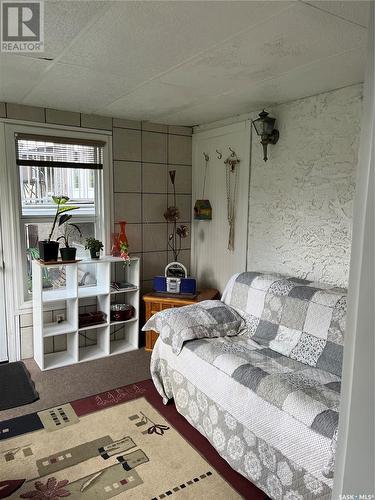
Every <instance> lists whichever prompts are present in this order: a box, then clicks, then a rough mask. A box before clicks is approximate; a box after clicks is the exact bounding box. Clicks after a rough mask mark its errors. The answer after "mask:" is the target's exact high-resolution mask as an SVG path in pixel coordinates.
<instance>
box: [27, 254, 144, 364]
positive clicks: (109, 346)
mask: <svg viewBox="0 0 375 500" xmlns="http://www.w3.org/2000/svg"><path fill="white" fill-rule="evenodd" d="M122 266H123V261H122V260H121V259H120V258H117V257H103V258H102V259H99V260H82V261H80V262H75V263H63V262H61V264H56V263H53V264H48V263H42V262H40V261H33V336H34V359H35V361H36V362H37V363H38V365H39V367H40V369H41V370H50V369H53V368H59V367H62V366H67V365H71V364H74V363H80V362H83V361H89V360H92V359H97V358H102V357H105V356H110V355H114V354H120V353H123V352H128V351H132V350H135V349H138V340H139V320H138V318H139V285H140V269H139V258H138V257H132V258H131V260H130V265H129V266H127V267H126V268H124V269H123V268H122ZM56 269H57V271H56ZM50 270H51V271H52V272H53V273H55V274H56V273H59V275H60V276H62V279H61V280H60V281H61V283H60V284H61V286H58V287H56V288H51V289H44V288H43V282H44V281H45V278H46V275H48V273H49V272H50ZM119 270H120V272H121V280H120V281H127V282H128V283H131V284H132V285H134V287H132V288H130V289H129V288H124V289H119V290H112V289H111V282H112V281H116V279H115V278H116V276H117V274H118V273H119ZM82 276H89V277H90V279H91V284H88V285H85V284H82ZM87 302H89V303H90V306H86V303H87ZM114 302H117V303H119V302H125V303H127V304H130V305H132V306H133V307H134V308H135V315H134V317H133V318H131V319H129V320H127V321H111V320H110V306H111V303H114ZM51 303H55V304H54V305H55V306H56V309H59V310H63V311H64V314H63V320H62V321H61V322H60V323H58V322H54V323H51V322H45V321H44V316H45V315H44V312H45V307H46V305H48V307H49V308H50V307H51ZM93 303H94V304H96V306H94V305H93ZM85 307H93V308H94V309H97V310H100V311H102V312H103V313H104V314H105V321H104V322H103V323H100V324H97V325H89V326H85V327H81V328H80V327H79V324H78V323H79V313H80V311H81V309H82V308H83V309H84V308H85ZM57 339H58V340H59V342H58V345H59V346H60V347H59V349H58V350H57V351H56V352H54V351H51V350H50V347H49V346H50V345H51V342H52V345H54V343H55V341H56V344H57ZM47 341H48V342H47ZM61 346H62V347H61Z"/></svg>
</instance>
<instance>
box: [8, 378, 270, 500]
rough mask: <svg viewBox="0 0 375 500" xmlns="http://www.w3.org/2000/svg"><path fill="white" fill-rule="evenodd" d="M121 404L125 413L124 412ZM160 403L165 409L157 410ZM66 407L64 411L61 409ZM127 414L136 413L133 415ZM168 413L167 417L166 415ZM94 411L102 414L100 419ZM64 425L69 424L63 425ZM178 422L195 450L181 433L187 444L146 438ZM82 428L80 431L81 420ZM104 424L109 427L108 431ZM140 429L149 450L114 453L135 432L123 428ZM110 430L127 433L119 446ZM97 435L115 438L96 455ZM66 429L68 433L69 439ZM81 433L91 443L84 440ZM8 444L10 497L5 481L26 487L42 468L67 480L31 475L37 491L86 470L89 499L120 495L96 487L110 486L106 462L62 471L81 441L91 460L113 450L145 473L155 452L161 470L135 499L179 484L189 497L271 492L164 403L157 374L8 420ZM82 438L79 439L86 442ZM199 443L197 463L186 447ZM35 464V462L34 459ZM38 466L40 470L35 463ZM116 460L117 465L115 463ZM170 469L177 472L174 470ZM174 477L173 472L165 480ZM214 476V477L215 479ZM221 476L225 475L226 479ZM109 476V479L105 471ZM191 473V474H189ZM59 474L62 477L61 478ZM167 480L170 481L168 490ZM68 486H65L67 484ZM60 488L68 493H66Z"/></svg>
mask: <svg viewBox="0 0 375 500" xmlns="http://www.w3.org/2000/svg"><path fill="white" fill-rule="evenodd" d="M142 401H144V402H142ZM127 402H130V403H134V404H133V406H134V405H135V406H136V407H135V408H134V409H133V408H132V409H131V412H130V413H129V414H128V415H127V413H126V409H127V408H128V406H127V405H128V403H127ZM146 402H148V403H149V404H150V405H151V407H152V408H151V407H150V406H148V407H145V408H144V409H143V408H141V407H138V406H139V405H142V404H143V405H144V404H145V403H146ZM124 403H125V404H124ZM137 405H138V406H137ZM112 409H114V410H115V413H113V412H112ZM51 410H52V412H51ZM141 410H142V411H141ZM118 411H119V412H120V414H118ZM155 411H156V412H157V413H155ZM151 412H152V415H151ZM59 415H61V417H60V416H59ZM119 415H121V416H119ZM126 416H127V417H128V418H126ZM91 417H92V418H91ZM163 418H164V419H165V420H164V421H163ZM92 419H94V420H95V421H92ZM97 419H99V420H100V421H99V420H97ZM56 422H57V423H56ZM79 422H81V424H84V428H85V431H84V432H83V433H82V431H80V432H78V435H77V436H75V434H74V431H75V426H76V425H77V424H79ZM146 424H147V425H149V426H150V425H151V427H152V429H150V428H148V427H146ZM57 425H59V426H61V427H59V428H57ZM123 425H127V426H128V430H126V432H125V430H124V429H122V427H121V426H123ZM129 425H130V427H129ZM119 426H120V427H121V428H120V427H119ZM172 427H173V428H174V429H175V431H177V432H178V433H180V435H182V436H183V437H184V438H185V440H187V442H188V443H190V445H192V446H193V449H192V450H190V451H189V450H188V451H186V443H185V444H184V443H183V442H182V441H181V439H179V443H180V444H178V442H177V441H176V440H174V441H173V443H170V444H169V446H167V448H166V449H164V451H163V449H162V447H161V446H157V447H156V448H153V449H151V448H150V447H149V446H148V445H147V446H146V444H147V443H149V442H150V439H151V440H153V439H156V442H158V441H157V440H160V439H164V437H165V435H166V436H167V438H168V437H169V436H170V437H172V434H175V433H174V431H173V430H172ZM45 429H47V434H48V439H43V438H40V436H42V435H43V433H45V432H46V431H45ZM76 429H77V430H78V431H79V428H78V427H77V428H76ZM103 429H104V430H105V432H104V433H103ZM137 429H138V435H137V443H136V445H135V446H138V445H139V443H138V441H139V442H140V439H141V438H140V436H143V435H145V436H148V439H147V440H146V441H147V443H146V441H145V442H144V446H143V445H142V450H138V451H137V450H136V451H135V452H134V453H133V452H131V453H130V454H129V453H127V454H126V456H125V455H124V456H123V455H121V456H120V457H117V459H116V460H114V457H116V456H117V455H118V454H120V453H122V451H121V450H120V449H119V448H118V445H119V446H120V445H121V443H120V441H126V440H129V437H127V438H123V436H124V435H126V436H132V435H134V436H135V434H134V432H136V430H137ZM54 431H57V432H54ZM109 434H110V435H111V436H112V434H113V435H115V434H116V436H115V439H118V438H120V441H117V443H118V445H117V444H116V446H113V445H112V444H111V443H110V441H111V440H112V438H110V436H108V435H109ZM97 435H99V436H101V439H107V440H108V439H109V444H108V443H107V444H106V445H105V447H104V448H99V449H98V445H96V446H94V448H95V453H94V455H92V453H91V451H92V450H91V448H90V443H88V445H86V444H84V443H86V442H87V440H89V441H90V439H94V440H95V438H96V437H97ZM60 436H62V438H63V439H62V441H61V439H60ZM103 436H104V438H103ZM177 437H178V436H177ZM56 439H57V440H59V442H60V443H63V445H64V446H65V447H66V448H69V449H65V451H64V453H63V454H62V450H61V446H60V445H59V446H57V444H58V443H57V444H56ZM81 441H82V444H83V447H82V446H81V445H80V442H81ZM90 442H91V441H90ZM0 444H2V446H0V455H1V451H2V450H1V449H2V448H3V453H4V448H5V452H6V455H7V459H6V464H7V467H6V468H1V473H0V480H1V479H2V480H3V481H5V483H6V484H5V483H4V482H3V490H2V491H0V498H5V497H6V496H7V494H4V486H5V489H6V488H7V486H8V488H10V490H11V491H16V490H18V488H20V487H22V483H23V482H24V479H27V478H29V477H32V478H37V476H39V475H42V476H44V477H43V478H42V481H44V482H45V480H46V477H47V476H50V474H52V475H53V476H55V475H56V477H57V481H60V482H59V483H58V484H56V480H54V479H51V480H50V483H51V484H50V483H48V482H47V483H46V485H44V486H43V484H44V483H43V484H42V483H39V482H38V481H37V482H36V483H35V480H34V479H33V480H32V481H29V483H25V485H24V489H25V490H32V493H31V492H30V494H32V495H34V494H35V493H37V492H36V491H33V488H34V487H35V488H36V489H37V490H39V489H40V488H46V487H48V488H49V489H56V488H57V487H60V486H61V488H60V489H63V487H65V486H66V485H68V483H71V485H70V486H68V487H69V488H70V487H72V488H73V490H74V491H75V488H76V486H77V484H78V483H77V481H76V479H77V478H78V476H79V478H81V481H80V485H81V489H80V490H79V491H80V492H82V491H83V489H82V486H83V488H84V490H86V489H87V491H86V493H88V495H86V497H87V498H88V499H89V500H91V499H92V498H110V497H111V496H113V495H112V494H110V493H108V495H106V496H103V495H100V496H99V495H90V493H91V492H94V490H95V488H96V486H97V487H99V486H100V485H101V486H105V485H103V484H101V483H102V481H101V479H100V478H101V477H102V476H101V475H100V477H99V479H97V477H98V476H99V474H98V467H93V468H92V469H90V470H86V466H87V465H89V464H84V465H85V467H84V470H83V469H82V470H81V466H80V467H79V470H78V472H79V473H82V474H78V476H77V478H76V477H73V475H74V467H73V469H70V468H69V469H68V470H69V474H70V475H69V477H65V476H64V474H63V470H61V471H60V469H61V466H64V467H65V465H64V464H65V462H64V463H62V462H61V463H60V461H61V460H65V458H66V459H68V458H69V460H71V461H73V462H74V463H73V462H72V465H75V464H78V463H79V462H82V460H81V459H79V460H78V461H77V456H78V458H79V457H81V455H82V453H81V452H82V450H81V448H84V450H83V451H84V455H85V456H84V457H83V458H84V459H85V460H86V458H87V459H90V457H91V455H92V456H95V457H96V456H97V455H98V453H97V452H98V451H99V452H100V456H98V457H97V459H95V460H99V462H100V464H102V462H101V458H100V457H102V458H104V460H105V461H107V459H108V458H109V457H112V455H113V457H112V458H113V460H114V463H115V464H116V463H117V462H121V463H122V464H123V468H124V470H125V471H128V470H129V468H131V467H128V465H129V464H130V465H131V463H132V461H133V462H134V465H133V467H138V465H137V464H138V463H139V465H140V468H139V473H140V474H141V475H142V477H143V476H144V477H145V478H146V475H145V474H146V472H147V471H146V470H143V469H145V467H144V465H145V466H147V463H148V462H147V461H145V460H142V457H143V459H144V458H145V457H144V454H142V453H143V452H145V453H146V455H147V457H151V459H150V462H152V464H153V465H152V464H151V465H152V468H153V469H154V470H153V471H151V472H152V474H151V475H149V480H148V481H147V484H146V485H145V486H143V487H142V488H146V489H145V491H144V492H143V493H144V494H142V495H135V496H131V495H130V496H128V494H129V492H126V494H125V495H126V498H134V500H138V499H141V498H143V499H147V498H148V499H150V498H152V499H153V500H156V499H157V500H159V499H162V498H167V497H168V496H170V495H174V492H177V493H178V494H179V495H180V493H181V491H180V490H182V489H183V490H184V493H183V494H182V498H186V499H191V500H192V499H194V500H195V499H202V500H203V499H205V500H206V499H207V500H219V499H221V498H222V499H225V500H227V499H228V500H229V499H233V500H237V499H239V498H243V499H245V500H266V499H267V500H270V499H268V497H265V495H264V493H262V492H261V491H260V490H259V489H258V488H257V487H256V486H254V485H253V484H252V483H250V482H249V481H248V480H247V479H246V478H245V477H243V476H242V475H240V474H238V473H237V472H235V471H234V470H233V469H232V468H231V467H230V466H229V465H228V463H227V462H226V461H225V460H224V459H223V458H221V457H220V456H219V455H218V453H217V452H216V450H215V449H214V448H213V447H212V446H211V444H210V443H209V442H208V441H207V439H206V438H205V437H204V436H203V435H202V434H201V433H200V432H198V431H197V430H196V429H194V428H193V427H192V426H191V425H190V424H189V423H188V422H187V420H186V419H185V418H184V417H182V416H181V415H180V414H179V413H178V412H177V410H176V407H175V406H174V404H168V405H163V402H162V399H161V397H160V395H159V394H158V393H157V391H156V389H155V387H154V385H153V383H152V381H151V380H145V381H143V382H137V383H136V384H132V385H128V386H126V387H121V388H117V389H113V390H106V391H105V392H104V393H102V394H96V395H92V396H90V397H86V398H84V399H81V400H78V401H72V402H71V403H70V404H65V405H58V407H57V408H52V409H50V410H47V411H43V412H41V413H38V414H36V413H34V414H29V415H24V416H21V417H19V418H15V419H13V420H8V421H6V422H5V421H4V422H0ZM102 444H103V443H102ZM77 445H79V446H78V448H79V449H78V450H77ZM121 446H122V445H121ZM121 446H120V447H121ZM178 448H181V450H180V455H181V457H182V458H181V459H180V460H179V462H178V461H177V458H178V455H179V452H178ZM182 448H184V449H182ZM194 448H195V450H197V451H198V453H199V454H200V457H199V456H197V455H196V456H195V458H194V457H193V460H190V461H188V462H189V463H185V459H184V456H185V455H186V457H187V458H188V456H190V455H194ZM132 449H133V448H132ZM90 450H91V451H90ZM51 452H52V455H51V456H49V457H48V459H47V458H43V459H40V460H38V461H37V462H35V457H36V458H38V457H37V455H40V454H42V455H43V456H44V457H45V456H46V455H48V453H51ZM65 452H66V453H65ZM77 453H78V455H77ZM135 454H136V456H135ZM141 455H142V456H141ZM56 457H57V458H56ZM85 457H86V458H85ZM81 458H82V457H81ZM175 458H176V459H175ZM122 459H123V460H122ZM202 459H204V460H207V462H208V463H209V464H210V466H211V467H213V469H212V468H211V467H208V466H206V465H204V466H203V462H202ZM20 460H21V461H22V468H19V466H18V464H19V461H20ZM90 460H91V459H90ZM95 460H94V461H95ZM125 462H126V463H125ZM69 463H70V462H69ZM27 464H28V465H29V467H27ZM35 464H36V465H37V466H38V470H39V469H41V471H40V470H39V472H38V470H37V469H35ZM38 464H39V465H38ZM108 464H109V465H111V464H110V463H109V462H108V463H107V465H108ZM124 464H125V466H124ZM178 464H179V465H178ZM200 464H201V466H202V467H203V469H204V470H203V469H202V467H200V468H201V469H202V470H203V472H202V471H201V470H200V469H199V467H198V469H196V466H199V465H200ZM92 465H93V464H92V463H91V466H92ZM94 465H95V463H94ZM188 465H189V467H190V469H191V470H190V469H189V473H186V474H185V469H187V468H188V467H187V466H188ZM47 466H48V468H49V469H48V471H47V469H46V470H44V468H45V467H47ZM91 466H90V467H91ZM154 466H155V468H154ZM30 467H31V469H32V470H29V469H30ZM64 467H63V469H64ZM112 467H114V468H116V466H115V465H113V466H112ZM147 468H148V466H147ZM3 469H4V470H3ZM99 469H100V470H102V467H99ZM193 469H194V470H193ZM113 470H114V469H113ZM118 470H119V467H117V468H116V471H117V472H118ZM12 471H13V472H12ZM71 471H73V473H72V474H73V475H72V474H71ZM116 471H115V472H116ZM5 472H7V474H5ZM99 472H100V471H99ZM136 472H137V471H136ZM186 472H187V471H186ZM107 473H110V474H111V473H112V468H110V470H108V471H106V472H105V474H107ZM170 473H171V474H172V475H171V476H170ZM100 474H101V472H100ZM86 475H87V476H86ZM81 476H82V477H81ZM83 476H84V477H83ZM135 476H136V474H135ZM180 476H181V477H180ZM185 476H186V477H185ZM190 476H191V477H190ZM168 477H169V480H168V481H165V479H168ZM207 477H209V478H211V479H210V480H208V479H207ZM214 477H216V481H215V482H214V483H212V485H210V484H209V483H210V482H212V481H211V480H212V479H213V478H214ZM111 478H112V476H111ZM111 478H109V479H111ZM220 478H221V479H223V480H224V483H223V482H222V480H221V479H220ZM67 479H68V480H67ZM102 479H104V472H103V478H102ZM112 479H113V481H112V480H111V481H110V483H111V486H113V487H114V488H115V487H116V488H117V487H120V486H119V485H118V484H117V483H118V477H117V476H116V477H115V478H112ZM125 479H126V480H123V482H121V481H120V482H121V484H125V485H126V484H127V478H125ZM133 479H134V478H129V481H133ZM185 479H187V481H186V480H185ZM201 479H202V481H201ZM51 481H54V482H53V484H52V482H51ZM72 481H73V482H72ZM93 481H94V482H93ZM96 481H97V482H96ZM225 481H227V483H229V485H231V486H232V487H233V488H234V490H236V491H235V492H233V490H231V489H230V488H228V485H226V484H225ZM114 482H116V485H113V484H112V483H114ZM34 483H35V484H34ZM83 483H84V484H83ZM196 483H198V484H199V488H196V487H195V486H193V485H194V484H195V485H196ZM92 484H93V485H94V489H93V490H91V491H90V488H91V486H92ZM59 485H60V486H59ZM95 485H96V486H95ZM88 487H90V488H88ZM185 487H186V490H185ZM167 488H169V490H168V491H167ZM202 488H203V489H202ZM146 490H147V492H146ZM79 491H78V492H76V493H78V496H77V495H75V494H74V492H73V491H72V492H71V493H72V494H71V496H70V497H71V498H76V497H77V498H83V496H82V494H81V493H79ZM106 491H107V490H106ZM139 491H140V490H139ZM59 492H60V490H59ZM2 493H3V495H2ZM60 493H63V491H61V492H60ZM186 493H187V495H186ZM211 493H212V494H211ZM30 494H29V493H26V495H25V496H23V498H26V497H27V498H30ZM4 495H5V496H4ZM125 495H120V497H119V498H125ZM57 496H66V495H65V494H64V495H62V494H61V495H57ZM38 498H39V497H38ZM40 498H41V497H40ZM43 498H45V496H43ZM173 498H174V497H173Z"/></svg>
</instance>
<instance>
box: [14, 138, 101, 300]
mask: <svg viewBox="0 0 375 500" xmlns="http://www.w3.org/2000/svg"><path fill="white" fill-rule="evenodd" d="M15 143H16V162H17V165H18V174H19V175H18V177H19V190H20V191H19V192H20V196H19V200H20V207H19V214H20V224H21V241H22V244H23V245H24V253H23V255H24V256H25V260H24V268H25V280H24V292H25V299H29V298H30V294H31V291H32V280H31V278H32V276H31V270H32V260H33V259H35V258H38V257H39V252H38V241H40V240H43V239H46V238H47V237H48V234H49V231H50V228H51V223H52V220H53V216H54V214H55V211H56V205H55V204H54V203H53V200H52V196H53V195H57V196H59V195H66V196H68V197H69V198H70V200H69V204H73V205H75V206H77V207H78V209H77V210H76V211H72V212H71V215H72V216H73V218H74V221H73V222H74V223H75V224H76V225H77V226H78V227H79V228H80V230H81V235H80V234H79V232H78V231H74V230H72V233H71V244H73V245H74V246H76V247H77V258H82V257H85V256H86V252H85V250H84V241H85V239H86V238H87V237H89V236H96V237H97V238H99V239H102V228H101V227H100V226H101V223H100V218H99V216H98V215H99V214H100V211H101V210H100V206H101V204H102V185H103V146H104V143H102V142H98V141H91V140H76V139H71V138H66V137H52V136H38V135H30V134H16V136H15ZM63 230H64V228H63V227H62V228H57V229H56V230H55V233H54V235H53V239H56V238H57V237H58V236H60V235H61V234H62V232H63ZM47 285H48V284H47Z"/></svg>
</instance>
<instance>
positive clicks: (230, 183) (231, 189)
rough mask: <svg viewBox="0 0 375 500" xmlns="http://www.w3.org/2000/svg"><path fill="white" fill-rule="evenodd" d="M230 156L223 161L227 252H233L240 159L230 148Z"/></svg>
mask: <svg viewBox="0 0 375 500" xmlns="http://www.w3.org/2000/svg"><path fill="white" fill-rule="evenodd" d="M229 150H230V151H231V154H230V156H228V158H227V159H226V160H225V161H224V164H225V167H226V190H227V219H228V224H229V237H228V250H230V251H233V250H234V224H235V209H236V196H237V184H238V164H239V163H240V159H239V158H238V157H237V155H236V153H235V152H234V151H233V149H232V148H229Z"/></svg>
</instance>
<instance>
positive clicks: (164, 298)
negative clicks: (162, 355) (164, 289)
mask: <svg viewBox="0 0 375 500" xmlns="http://www.w3.org/2000/svg"><path fill="white" fill-rule="evenodd" d="M219 298H220V293H219V291H218V290H216V289H215V288H206V289H205V290H202V291H200V292H198V294H197V295H196V296H195V297H187V296H186V295H185V296H183V297H180V296H179V295H178V294H167V293H157V292H150V293H146V294H145V295H143V297H142V299H143V301H144V303H145V306H146V321H148V320H149V319H150V318H151V316H153V315H154V314H155V313H157V312H159V311H162V310H163V309H170V308H171V307H182V306H188V305H189V304H195V303H196V302H201V301H202V300H215V299H219ZM158 336H159V334H158V333H156V332H154V331H153V330H149V331H147V332H146V347H145V349H146V351H152V349H153V348H154V344H155V342H156V340H157V338H158Z"/></svg>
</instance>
